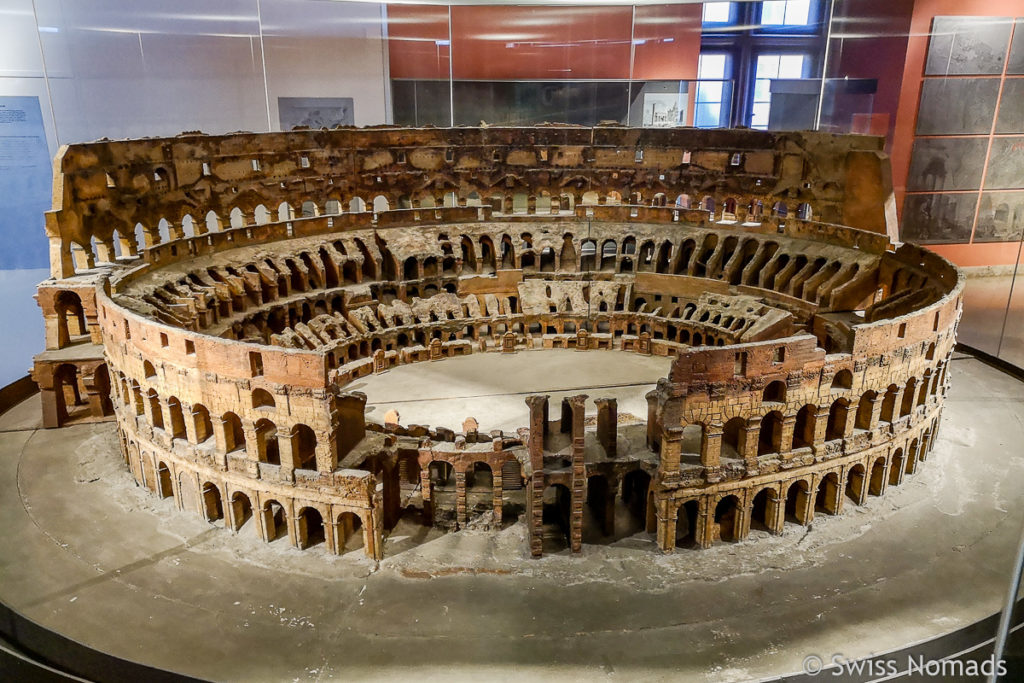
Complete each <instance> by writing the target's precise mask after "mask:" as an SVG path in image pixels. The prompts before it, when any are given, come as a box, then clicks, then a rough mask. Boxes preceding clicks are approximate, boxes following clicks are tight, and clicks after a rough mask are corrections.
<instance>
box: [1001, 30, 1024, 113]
mask: <svg viewBox="0 0 1024 683" xmlns="http://www.w3.org/2000/svg"><path fill="white" fill-rule="evenodd" d="M1021 30H1022V31H1024V25H1022V26H1021ZM996 132H997V133H1024V78H1007V79H1006V80H1005V81H1003V96H1002V98H1000V100H999V118H998V119H997V120H996Z"/></svg>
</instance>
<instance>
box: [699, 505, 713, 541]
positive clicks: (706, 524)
mask: <svg viewBox="0 0 1024 683" xmlns="http://www.w3.org/2000/svg"><path fill="white" fill-rule="evenodd" d="M710 507H711V497H710V496H701V497H700V498H699V499H698V502H697V525H696V532H697V538H696V541H697V546H698V547H699V548H710V547H711V539H712V538H713V535H712V533H711V525H712V524H714V523H715V513H714V510H712V509H709V508H710Z"/></svg>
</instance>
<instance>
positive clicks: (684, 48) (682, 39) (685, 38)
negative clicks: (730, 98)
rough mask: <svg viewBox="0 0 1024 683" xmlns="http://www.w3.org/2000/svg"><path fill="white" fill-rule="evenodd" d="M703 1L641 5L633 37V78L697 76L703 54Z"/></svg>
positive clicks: (652, 78)
mask: <svg viewBox="0 0 1024 683" xmlns="http://www.w3.org/2000/svg"><path fill="white" fill-rule="evenodd" d="M701 9H702V5H701V4H700V3H695V4H688V5H640V6H638V7H637V8H636V18H635V22H634V26H633V38H634V42H635V43H636V45H635V47H634V53H633V78H634V79H640V80H680V81H681V80H690V79H694V78H697V59H698V57H700V31H701V22H700V18H701Z"/></svg>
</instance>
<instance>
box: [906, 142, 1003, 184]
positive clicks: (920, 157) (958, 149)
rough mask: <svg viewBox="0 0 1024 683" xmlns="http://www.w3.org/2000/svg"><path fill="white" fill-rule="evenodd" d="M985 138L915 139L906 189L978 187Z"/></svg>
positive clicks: (984, 149)
mask: <svg viewBox="0 0 1024 683" xmlns="http://www.w3.org/2000/svg"><path fill="white" fill-rule="evenodd" d="M987 149H988V138H925V139H920V138H919V139H917V140H915V141H914V151H913V155H912V157H911V160H910V175H909V177H908V178H907V189H908V190H910V191H911V192H914V191H937V190H977V189H978V188H980V187H981V171H982V169H983V168H984V165H985V151H986V150H987Z"/></svg>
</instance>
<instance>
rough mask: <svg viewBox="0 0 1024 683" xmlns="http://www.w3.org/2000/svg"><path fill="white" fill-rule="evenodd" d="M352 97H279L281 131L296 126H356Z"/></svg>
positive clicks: (278, 108) (278, 110) (278, 109)
mask: <svg viewBox="0 0 1024 683" xmlns="http://www.w3.org/2000/svg"><path fill="white" fill-rule="evenodd" d="M353 105H354V102H353V99H352V98H351V97H278V98H277V112H278V116H279V117H280V119H281V130H291V129H292V128H294V127H295V126H308V127H309V128H334V127H335V126H352V125H355V122H356V119H355V110H354V106H353Z"/></svg>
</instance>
